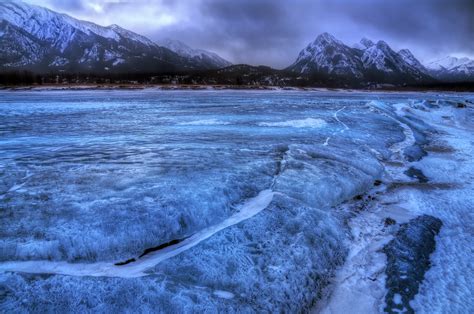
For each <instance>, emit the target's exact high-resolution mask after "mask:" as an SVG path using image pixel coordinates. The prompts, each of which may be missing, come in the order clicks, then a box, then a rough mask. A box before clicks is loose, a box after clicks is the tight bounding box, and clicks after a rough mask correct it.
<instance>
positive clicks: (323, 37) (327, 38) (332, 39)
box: [314, 32, 342, 44]
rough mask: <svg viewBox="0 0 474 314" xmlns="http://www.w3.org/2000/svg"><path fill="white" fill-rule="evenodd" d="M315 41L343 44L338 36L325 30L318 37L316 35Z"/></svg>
mask: <svg viewBox="0 0 474 314" xmlns="http://www.w3.org/2000/svg"><path fill="white" fill-rule="evenodd" d="M314 43H318V44H333V43H337V44H342V42H341V41H340V40H338V39H337V38H336V37H334V36H333V35H331V34H329V33H328V32H324V33H322V34H319V35H318V37H316V39H315V41H314Z"/></svg>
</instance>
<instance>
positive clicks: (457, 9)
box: [26, 0, 474, 68]
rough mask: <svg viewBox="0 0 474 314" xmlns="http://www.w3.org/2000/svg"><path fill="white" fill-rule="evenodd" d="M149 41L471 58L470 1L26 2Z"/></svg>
mask: <svg viewBox="0 0 474 314" xmlns="http://www.w3.org/2000/svg"><path fill="white" fill-rule="evenodd" d="M26 1H28V2H30V3H35V4H39V5H42V6H45V7H48V8H50V9H53V10H56V11H59V12H64V13H68V14H70V15H72V16H74V17H76V18H80V19H85V20H90V21H93V22H95V23H98V24H100V25H110V24H118V25H120V26H122V27H124V28H127V29H130V30H133V31H135V32H137V33H140V34H143V35H146V36H148V37H149V38H150V39H154V40H159V39H162V38H166V37H169V38H173V39H179V40H181V41H183V42H185V43H186V44H188V45H190V46H192V47H195V48H204V49H207V50H211V51H214V52H217V53H219V54H220V55H221V56H223V57H224V58H227V59H228V60H230V61H232V62H234V63H250V64H266V65H271V66H274V67H277V68H278V67H285V66H287V65H289V64H290V63H292V62H293V61H294V59H295V58H296V56H297V54H298V52H299V51H300V50H301V49H302V48H304V47H305V46H306V45H307V44H308V43H309V42H311V41H313V40H314V39H315V37H316V36H317V35H318V34H320V33H322V32H329V33H331V34H333V35H334V36H336V37H337V38H339V39H341V40H342V41H344V42H345V43H346V44H349V45H352V44H353V43H355V42H358V41H359V40H360V38H361V37H367V38H370V39H372V40H374V41H375V40H378V39H383V40H385V41H386V42H388V43H389V44H390V45H391V46H392V47H393V48H394V49H401V48H409V49H411V50H412V52H413V53H414V54H415V56H417V57H418V58H419V59H420V60H429V59H433V58H436V57H443V56H446V55H454V56H469V57H474V0H332V1H330V0H233V1H232V0H26Z"/></svg>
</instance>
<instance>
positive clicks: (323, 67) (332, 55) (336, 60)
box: [288, 33, 363, 78]
mask: <svg viewBox="0 0 474 314" xmlns="http://www.w3.org/2000/svg"><path fill="white" fill-rule="evenodd" d="M288 69H289V70H291V71H293V72H298V73H301V74H310V73H312V72H313V73H314V72H320V73H321V72H322V73H326V74H329V75H331V74H332V75H350V76H353V77H356V78H362V77H363V73H362V63H361V62H360V59H359V58H358V57H357V55H356V53H355V50H354V49H352V48H350V47H347V46H346V45H344V43H343V42H341V41H339V40H337V39H336V38H334V36H332V35H330V34H328V33H323V34H321V35H319V36H318V37H317V38H316V40H315V41H314V42H312V43H310V44H309V45H308V46H307V47H306V48H305V49H303V50H302V51H301V52H300V54H299V55H298V58H297V59H296V61H295V63H293V64H292V65H291V66H290V67H289V68H288Z"/></svg>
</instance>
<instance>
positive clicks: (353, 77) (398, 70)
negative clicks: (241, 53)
mask: <svg viewBox="0 0 474 314" xmlns="http://www.w3.org/2000/svg"><path fill="white" fill-rule="evenodd" d="M0 47H1V50H0V71H11V70H28V71H32V72H37V73H47V72H49V73H50V72H66V73H96V74H100V73H176V72H187V73H190V72H195V71H208V70H211V71H212V70H218V69H222V68H226V67H229V68H228V70H226V71H219V72H211V73H216V75H218V76H219V77H222V76H223V75H231V73H233V74H232V75H234V76H235V75H236V74H237V73H238V75H241V74H242V69H253V70H252V71H253V72H252V76H253V77H256V75H257V73H259V72H260V71H261V69H265V71H262V78H260V79H259V80H258V81H266V80H267V77H268V74H269V73H270V72H271V71H274V72H272V73H273V74H272V75H273V76H274V77H279V79H280V81H281V80H288V81H295V80H299V79H304V80H306V81H308V82H318V83H326V84H328V85H345V86H348V85H351V86H353V85H358V86H367V85H372V84H384V83H385V84H395V85H403V84H409V85H410V84H411V85H417V84H425V83H432V82H437V81H438V82H439V81H450V82H453V81H474V60H470V59H468V58H455V57H446V58H443V59H439V60H434V61H431V62H428V63H426V64H424V65H423V64H422V63H421V62H420V61H419V60H418V59H416V58H415V56H414V55H413V54H412V53H411V52H410V50H408V49H402V50H400V51H395V50H393V49H392V48H391V47H390V46H389V45H388V44H387V43H386V42H384V41H382V40H380V41H378V42H373V41H371V40H369V39H366V38H363V39H362V40H361V41H360V42H359V43H357V44H355V45H352V46H348V45H346V44H345V43H343V42H342V41H340V40H338V39H336V38H335V37H334V36H332V35H331V34H328V33H323V34H321V35H319V36H317V38H316V39H315V40H314V41H313V42H311V43H309V44H308V45H307V46H306V47H305V48H304V49H303V50H302V51H301V52H300V53H299V55H298V56H297V58H296V61H295V62H294V63H293V64H291V65H290V66H288V67H287V68H286V69H284V70H273V69H271V68H258V67H251V66H245V67H242V66H231V63H230V62H229V61H227V60H225V59H223V58H222V57H220V56H219V55H217V54H215V53H212V52H209V51H205V50H201V49H194V48H191V47H189V46H187V45H186V44H184V43H182V42H180V41H178V40H174V39H165V40H161V41H158V42H155V41H152V40H150V39H148V38H146V37H144V36H142V35H139V34H136V33H134V32H132V31H129V30H126V29H124V28H121V27H120V26H118V25H110V26H107V27H104V26H100V25H97V24H94V23H91V22H87V21H81V20H78V19H75V18H73V17H70V16H68V15H66V14H61V13H57V12H54V11H51V10H49V9H46V8H42V7H39V6H35V5H30V4H26V3H24V2H20V1H4V2H0ZM242 75H245V74H242ZM263 75H265V77H263ZM284 76H287V78H285V77H284Z"/></svg>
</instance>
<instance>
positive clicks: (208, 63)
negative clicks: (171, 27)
mask: <svg viewBox="0 0 474 314" xmlns="http://www.w3.org/2000/svg"><path fill="white" fill-rule="evenodd" d="M158 44H159V45H160V46H163V47H165V48H168V49H169V50H171V51H173V52H175V53H177V54H178V55H180V56H182V57H185V58H189V59H192V60H193V61H194V62H196V63H197V64H201V65H202V67H203V68H216V69H219V68H224V67H228V66H230V65H232V63H230V62H229V61H227V60H225V59H223V58H221V57H220V56H219V55H218V54H216V53H213V52H210V51H206V50H202V49H193V48H191V47H189V46H188V45H186V44H185V43H183V42H181V41H179V40H173V39H170V38H166V39H164V40H162V41H158Z"/></svg>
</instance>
